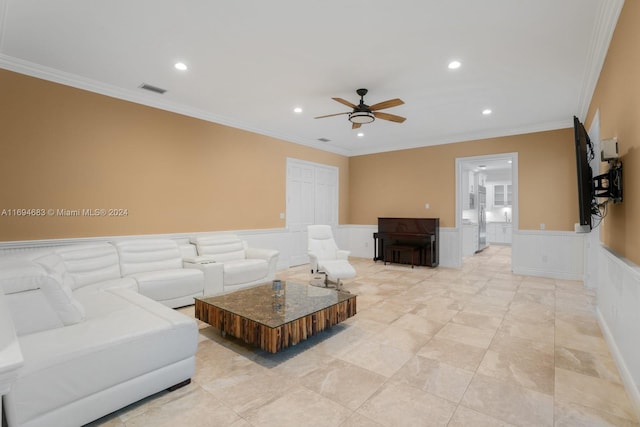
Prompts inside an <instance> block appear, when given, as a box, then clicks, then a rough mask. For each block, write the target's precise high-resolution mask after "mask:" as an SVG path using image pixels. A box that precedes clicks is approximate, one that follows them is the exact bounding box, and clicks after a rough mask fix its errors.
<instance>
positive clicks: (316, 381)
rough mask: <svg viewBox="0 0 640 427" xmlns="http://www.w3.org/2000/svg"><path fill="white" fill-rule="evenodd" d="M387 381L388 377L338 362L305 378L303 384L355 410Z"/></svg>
mask: <svg viewBox="0 0 640 427" xmlns="http://www.w3.org/2000/svg"><path fill="white" fill-rule="evenodd" d="M386 380H387V378H386V377H384V376H382V375H379V374H376V373H374V372H371V371H370V370H368V369H364V368H361V367H359V366H356V365H353V364H351V363H347V362H344V361H341V360H337V361H335V362H334V363H332V364H330V365H327V366H325V367H323V368H321V369H317V370H315V371H313V372H311V373H310V374H308V375H306V376H304V377H303V378H301V384H303V385H304V386H305V387H307V388H308V389H310V390H312V391H314V392H316V393H318V394H321V395H322V396H324V397H326V398H328V399H331V400H334V401H336V402H337V403H340V404H341V405H343V406H346V407H347V408H349V409H352V410H355V409H358V408H359V407H360V405H362V404H363V403H364V402H365V401H366V400H367V399H368V398H369V397H370V396H371V395H372V394H373V393H375V392H376V391H377V390H378V389H379V388H380V387H381V386H382V384H384V382H385V381H386Z"/></svg>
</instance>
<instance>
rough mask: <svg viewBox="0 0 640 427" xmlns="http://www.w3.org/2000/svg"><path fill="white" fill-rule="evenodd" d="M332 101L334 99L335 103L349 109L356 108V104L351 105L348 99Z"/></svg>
mask: <svg viewBox="0 0 640 427" xmlns="http://www.w3.org/2000/svg"><path fill="white" fill-rule="evenodd" d="M331 99H333V100H334V101H338V102H339V103H340V104H344V105H346V106H347V107H351V108H356V106H355V104H352V103H350V102H349V101H347V100H346V99H342V98H331Z"/></svg>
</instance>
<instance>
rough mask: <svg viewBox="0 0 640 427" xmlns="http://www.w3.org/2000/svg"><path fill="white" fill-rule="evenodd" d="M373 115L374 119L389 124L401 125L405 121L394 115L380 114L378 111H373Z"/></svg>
mask: <svg viewBox="0 0 640 427" xmlns="http://www.w3.org/2000/svg"><path fill="white" fill-rule="evenodd" d="M373 115H374V116H376V119H382V120H389V121H391V122H396V123H402V122H404V121H405V120H407V119H406V118H404V117H400V116H396V115H395V114H389V113H380V112H378V111H374V112H373Z"/></svg>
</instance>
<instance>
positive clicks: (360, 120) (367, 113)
mask: <svg viewBox="0 0 640 427" xmlns="http://www.w3.org/2000/svg"><path fill="white" fill-rule="evenodd" d="M367 92H368V90H367V89H358V90H356V93H357V94H358V95H360V103H359V104H358V105H355V104H352V103H351V102H349V101H347V100H345V99H342V98H331V99H333V100H334V101H338V102H339V103H341V104H344V105H346V106H347V107H350V108H353V111H351V112H349V111H347V112H346V113H337V114H328V115H326V116H319V117H315V118H316V119H322V118H325V117H333V116H341V115H343V114H348V115H349V121H350V122H351V123H352V125H351V129H358V128H359V127H360V126H362V125H363V124H365V123H371V122H372V121H374V120H375V119H382V120H389V121H391V122H396V123H402V122H404V121H405V120H406V118H404V117H400V116H396V115H395V114H389V113H381V112H379V111H378V110H384V109H385V108H391V107H397V106H398V105H402V104H404V101H403V100H401V99H399V98H395V99H390V100H388V101H383V102H378V103H377V104H373V105H371V106H369V105H367V104H365V103H364V96H365V95H366V94H367Z"/></svg>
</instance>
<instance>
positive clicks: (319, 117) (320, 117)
mask: <svg viewBox="0 0 640 427" xmlns="http://www.w3.org/2000/svg"><path fill="white" fill-rule="evenodd" d="M343 114H351V112H349V111H347V112H346V113H336V114H327V115H326V116H318V117H314V119H324V118H325V117H333V116H342V115H343Z"/></svg>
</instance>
